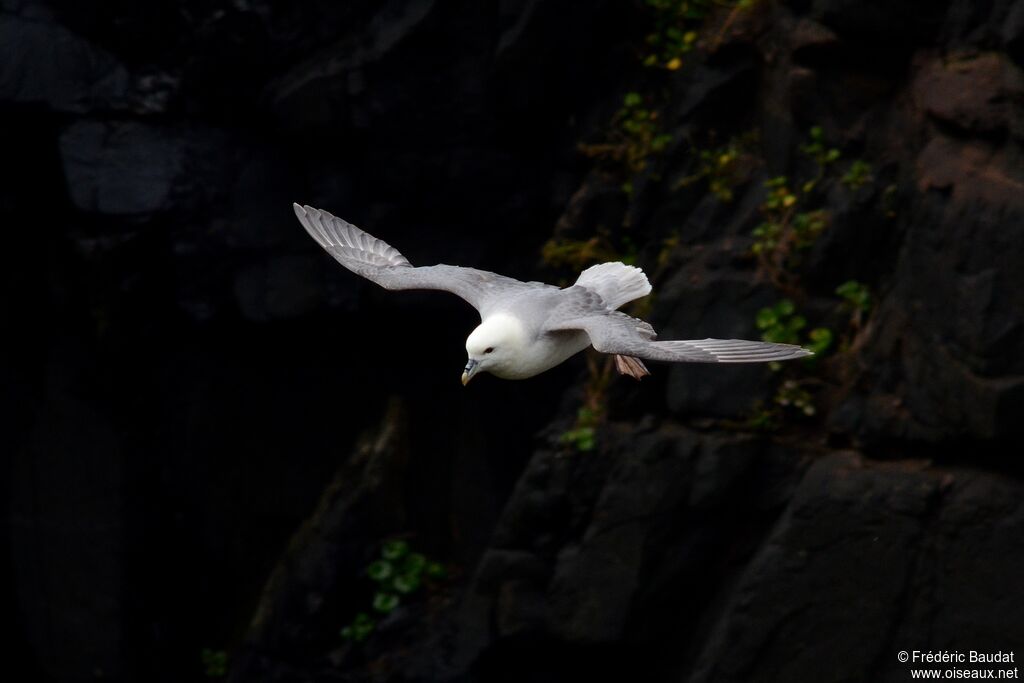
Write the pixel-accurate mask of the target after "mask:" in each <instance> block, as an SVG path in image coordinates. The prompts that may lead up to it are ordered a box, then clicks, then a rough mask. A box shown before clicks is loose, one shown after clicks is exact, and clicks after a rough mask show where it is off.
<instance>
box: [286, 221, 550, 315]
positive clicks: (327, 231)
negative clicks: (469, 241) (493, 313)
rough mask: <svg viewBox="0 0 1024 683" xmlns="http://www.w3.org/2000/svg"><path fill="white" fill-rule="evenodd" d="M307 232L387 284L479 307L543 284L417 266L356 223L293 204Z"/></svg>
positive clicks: (347, 263)
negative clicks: (432, 292)
mask: <svg viewBox="0 0 1024 683" xmlns="http://www.w3.org/2000/svg"><path fill="white" fill-rule="evenodd" d="M292 207H293V208H294V209H295V215H296V216H297V217H298V219H299V223H301V224H302V227H304V228H305V229H306V232H308V233H309V234H310V236H311V237H312V238H313V239H315V240H316V242H317V244H319V245H320V246H321V247H323V248H324V249H326V250H327V252H328V253H329V254H330V255H331V256H333V257H334V258H335V259H336V260H337V261H338V263H340V264H341V265H343V266H345V267H346V268H348V269H349V270H351V271H352V272H353V273H356V274H357V275H362V276H363V277H365V278H366V279H367V280H370V281H371V282H375V283H377V284H378V285H380V286H381V287H384V288H385V289H436V290H441V291H445V292H451V293H452V294H455V295H456V296H459V297H461V298H462V299H464V300H466V301H467V302H469V304H470V305H472V306H473V307H475V308H476V309H477V310H481V309H482V308H484V307H485V306H486V305H487V303H488V301H489V300H491V299H493V298H495V297H496V296H499V295H501V294H504V293H506V292H508V291H510V290H514V289H523V288H533V287H538V286H542V285H540V283H534V282H521V281H519V280H515V279H513V278H510V277H505V276H503V275H498V274H497V273H491V272H488V271H486V270H476V269H475V268H462V267H459V266H445V265H437V266H421V267H419V268H415V267H413V265H412V264H411V263H409V261H408V260H407V259H406V258H405V257H404V256H402V254H400V253H399V251H398V250H397V249H395V248H394V247H392V246H391V245H390V244H387V243H386V242H384V241H383V240H379V239H377V238H376V237H374V236H373V235H370V234H368V233H366V232H363V231H362V230H360V229H359V228H357V227H356V226H354V225H352V224H351V223H348V222H346V221H343V220H342V219H340V218H338V217H337V216H333V215H331V214H330V213H328V212H327V211H322V210H320V209H314V208H313V207H312V206H299V205H298V204H293V205H292Z"/></svg>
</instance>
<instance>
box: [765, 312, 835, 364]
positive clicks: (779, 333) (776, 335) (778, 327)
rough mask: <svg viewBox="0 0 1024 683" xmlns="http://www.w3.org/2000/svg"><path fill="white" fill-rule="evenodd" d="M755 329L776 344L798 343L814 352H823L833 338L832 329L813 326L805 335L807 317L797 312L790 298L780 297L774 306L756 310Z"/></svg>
mask: <svg viewBox="0 0 1024 683" xmlns="http://www.w3.org/2000/svg"><path fill="white" fill-rule="evenodd" d="M755 322H756V324H757V329H759V330H761V339H763V340H765V341H767V342H773V343H776V344H798V345H801V346H804V347H807V348H809V349H810V350H811V351H813V352H814V353H815V354H818V355H820V354H821V353H824V352H825V351H826V350H827V349H828V348H829V347H830V346H831V345H832V340H833V334H832V330H830V329H828V328H827V327H815V328H814V329H812V330H810V331H809V332H808V333H807V335H806V336H804V335H803V334H802V332H803V330H804V328H806V327H807V318H805V317H804V316H802V315H800V314H799V313H797V310H796V304H794V303H793V301H792V299H782V300H781V301H779V302H778V303H776V304H775V305H774V306H766V307H765V308H762V309H761V310H760V311H758V312H757V319H756V321H755Z"/></svg>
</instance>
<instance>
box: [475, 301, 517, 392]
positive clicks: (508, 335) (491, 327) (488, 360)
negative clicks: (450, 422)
mask: <svg viewBox="0 0 1024 683" xmlns="http://www.w3.org/2000/svg"><path fill="white" fill-rule="evenodd" d="M525 346H526V333H525V330H524V329H523V325H522V323H520V322H519V321H518V320H517V319H516V318H513V317H512V316H510V315H506V314H497V315H493V316H490V317H488V318H487V320H484V321H483V322H482V323H480V324H479V325H478V326H477V328H476V329H475V330H473V332H472V333H471V334H470V335H469V338H467V339H466V354H467V355H468V356H469V359H468V360H467V361H466V369H465V370H464V371H463V373H462V383H463V384H464V385H465V384H469V380H471V379H473V377H474V376H475V375H476V374H477V373H478V372H489V373H491V374H492V375H496V376H498V377H505V376H512V375H514V374H515V367H516V363H517V359H518V358H519V356H520V354H521V353H522V350H523V349H524V348H525Z"/></svg>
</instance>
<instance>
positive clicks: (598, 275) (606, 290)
mask: <svg viewBox="0 0 1024 683" xmlns="http://www.w3.org/2000/svg"><path fill="white" fill-rule="evenodd" d="M576 284H577V285H579V286H581V287H586V288H587V289H590V290H593V291H594V292H597V294H598V296H600V297H601V298H602V299H604V302H605V303H606V304H608V308H611V309H612V310H615V309H617V308H619V307H620V306H623V305H625V304H627V303H629V302H630V301H633V300H634V299H639V298H640V297H642V296H647V295H648V294H650V293H651V283H650V282H648V281H647V276H646V275H644V271H642V270H640V269H639V268H637V267H635V266H627V265H626V264H625V263H619V262H618V261H615V262H613V263H599V264H597V265H596V266H590V267H589V268H587V269H586V270H584V271H583V272H582V273H580V276H579V278H578V279H577V280H576Z"/></svg>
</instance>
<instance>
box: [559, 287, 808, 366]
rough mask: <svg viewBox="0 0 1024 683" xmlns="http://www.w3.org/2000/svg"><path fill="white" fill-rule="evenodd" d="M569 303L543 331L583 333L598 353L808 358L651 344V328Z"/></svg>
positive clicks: (723, 344) (780, 349)
mask: <svg viewBox="0 0 1024 683" xmlns="http://www.w3.org/2000/svg"><path fill="white" fill-rule="evenodd" d="M573 299H574V301H571V302H567V305H566V306H565V307H560V308H561V310H558V309H556V310H555V311H553V312H552V315H551V317H550V318H549V320H548V323H547V325H545V329H547V330H551V331H554V330H583V331H584V332H586V333H587V336H589V337H590V343H591V344H592V345H593V347H594V348H595V349H596V350H598V351H601V352H602V353H614V354H617V355H620V356H635V357H637V358H643V359H645V360H660V361H667V362H670V363H762V362H765V361H775V360H790V359H791V358H802V357H804V356H809V355H811V352H810V351H808V350H807V349H804V348H801V347H799V346H793V345H792V344H773V343H771V342H759V341H747V340H745V339H694V340H686V341H683V340H673V341H655V338H656V337H657V335H656V334H655V332H654V328H653V327H651V326H650V324H648V323H646V322H644V321H643V320H640V319H638V318H632V317H630V316H628V315H626V314H625V313H619V312H618V311H610V310H607V309H605V310H600V309H598V308H596V306H595V305H594V304H593V303H592V302H588V301H587V300H586V297H585V296H583V297H580V296H577V297H573ZM588 308H589V309H590V310H586V309H588ZM574 313H575V315H573V314H574Z"/></svg>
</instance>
